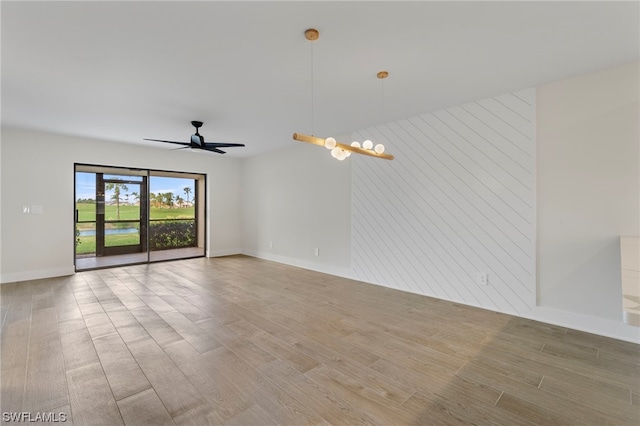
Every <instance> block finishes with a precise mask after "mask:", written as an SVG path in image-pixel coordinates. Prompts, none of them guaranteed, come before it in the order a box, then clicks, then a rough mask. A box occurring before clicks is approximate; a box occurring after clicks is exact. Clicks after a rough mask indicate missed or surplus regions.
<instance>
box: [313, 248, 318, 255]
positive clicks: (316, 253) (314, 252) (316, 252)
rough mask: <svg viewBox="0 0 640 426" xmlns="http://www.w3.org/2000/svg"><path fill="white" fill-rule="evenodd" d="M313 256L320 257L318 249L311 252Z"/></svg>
mask: <svg viewBox="0 0 640 426" xmlns="http://www.w3.org/2000/svg"><path fill="white" fill-rule="evenodd" d="M313 254H314V255H316V256H320V249H319V248H317V247H316V249H315V250H314V251H313Z"/></svg>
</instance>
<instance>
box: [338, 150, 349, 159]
mask: <svg viewBox="0 0 640 426" xmlns="http://www.w3.org/2000/svg"><path fill="white" fill-rule="evenodd" d="M337 158H338V160H339V161H342V160H344V159H345V158H347V153H346V152H344V151H343V150H340V154H338V157H337Z"/></svg>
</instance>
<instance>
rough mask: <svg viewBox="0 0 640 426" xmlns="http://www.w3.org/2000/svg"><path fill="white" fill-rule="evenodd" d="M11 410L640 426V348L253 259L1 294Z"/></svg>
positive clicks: (74, 418) (102, 418)
mask: <svg viewBox="0 0 640 426" xmlns="http://www.w3.org/2000/svg"><path fill="white" fill-rule="evenodd" d="M0 296H1V299H0V302H1V303H0V309H1V311H0V321H1V322H2V324H1V339H2V347H1V356H2V359H1V371H0V379H1V395H0V397H1V399H0V406H1V409H0V411H2V412H3V413H5V412H16V413H20V412H30V413H32V416H35V415H36V414H37V413H64V414H65V415H66V417H67V418H68V421H67V424H75V425H101V424H104V425H118V424H126V425H173V424H176V425H205V424H228V425H271V424H284V425H303V424H334V425H341V424H349V425H352V424H366V425H461V424H477V425H495V424H499V425H574V424H586V425H640V397H639V395H640V347H639V346H638V345H634V344H631V343H626V342H621V341H617V340H613V339H608V338H604V337H600V336H596V335H591V334H588V333H583V332H579V331H575V330H570V329H566V328H563V327H558V326H553V325H549V324H542V323H538V322H534V321H529V320H525V319H522V318H516V317H511V316H509V315H503V314H498V313H494V312H489V311H484V310H481V309H475V308H471V307H466V306H460V305H456V304H454V303H450V302H446V301H442V300H437V299H432V298H428V297H424V296H419V295H415V294H409V293H403V292H400V291H396V290H392V289H388V288H384V287H378V286H373V285H368V284H364V283H361V282H356V281H351V280H347V279H343V278H339V277H334V276H330V275H324V274H321V273H317V272H313V271H308V270H304V269H299V268H294V267H290V266H286V265H282V264H278V263H273V262H267V261H263V260H259V259H255V258H251V257H245V256H230V257H224V258H214V259H207V258H197V259H188V260H181V261H175V262H167V263H156V264H148V265H136V266H128V267H121V268H116V269H104V270H96V271H86V272H81V273H77V274H76V275H74V276H70V277H63V278H55V279H47V280H38V281H29V282H23V283H10V284H4V285H2V286H0Z"/></svg>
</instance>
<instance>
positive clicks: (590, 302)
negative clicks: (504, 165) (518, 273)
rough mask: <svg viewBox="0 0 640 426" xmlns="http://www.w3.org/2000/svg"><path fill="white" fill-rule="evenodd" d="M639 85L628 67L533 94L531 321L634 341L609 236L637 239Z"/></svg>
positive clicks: (639, 335)
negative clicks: (534, 309)
mask: <svg viewBox="0 0 640 426" xmlns="http://www.w3.org/2000/svg"><path fill="white" fill-rule="evenodd" d="M639 81H640V69H639V66H638V63H635V64H629V65H625V66H620V67H616V68H612V69H608V70H605V71H601V72H597V73H593V74H589V75H584V76H580V77H576V78H572V79H568V80H563V81H558V82H554V83H551V84H547V85H544V86H540V87H539V88H538V91H537V98H538V143H537V155H538V167H537V185H538V202H537V206H538V303H539V306H540V308H539V311H540V312H539V315H543V316H547V315H548V316H549V317H550V318H551V317H557V319H558V320H560V321H562V320H563V319H562V318H565V320H570V316H571V315H572V314H575V315H576V316H577V318H580V317H591V319H587V320H586V322H585V325H586V324H588V323H589V322H591V321H594V320H603V322H602V323H603V324H607V323H608V322H609V321H610V322H611V323H612V324H613V323H615V324H617V326H616V327H613V328H617V329H619V333H622V334H623V335H627V336H629V337H630V338H635V339H636V341H640V329H638V328H633V327H629V326H626V325H624V324H621V321H622V290H621V272H620V268H621V265H620V243H619V237H620V235H636V236H637V235H639V234H640V166H639V165H640V132H639V117H640V110H639V107H638V105H639V103H638V100H639V93H640V84H639ZM561 312H565V313H567V315H563V314H561ZM583 319H584V318H583ZM610 325H611V324H610Z"/></svg>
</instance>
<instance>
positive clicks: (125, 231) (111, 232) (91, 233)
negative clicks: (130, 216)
mask: <svg viewBox="0 0 640 426" xmlns="http://www.w3.org/2000/svg"><path fill="white" fill-rule="evenodd" d="M137 233H138V228H122V229H105V230H104V234H105V235H116V234H137ZM79 236H81V237H95V236H96V230H95V229H87V230H84V231H80V234H79Z"/></svg>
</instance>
